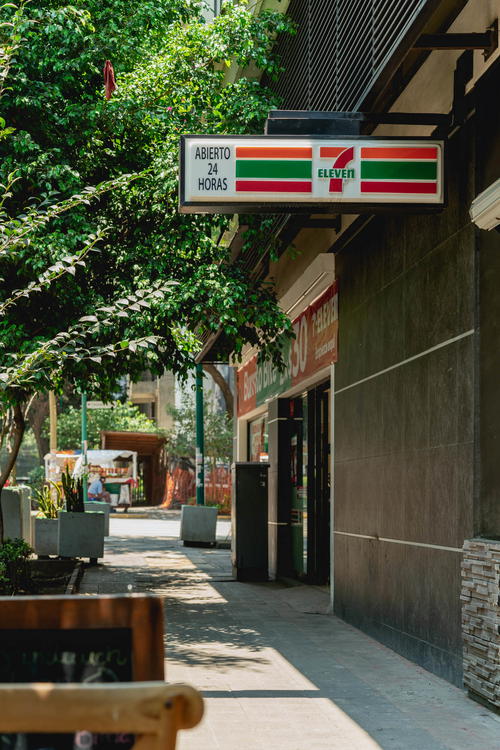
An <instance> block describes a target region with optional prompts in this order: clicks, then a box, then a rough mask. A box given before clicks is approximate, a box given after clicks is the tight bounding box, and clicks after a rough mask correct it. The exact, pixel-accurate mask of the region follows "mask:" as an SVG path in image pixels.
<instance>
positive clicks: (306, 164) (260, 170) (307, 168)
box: [236, 159, 312, 179]
mask: <svg viewBox="0 0 500 750" xmlns="http://www.w3.org/2000/svg"><path fill="white" fill-rule="evenodd" d="M236 177H261V178H262V177H264V178H266V177H267V178H271V177H292V178H293V177H308V178H309V179H310V178H311V177H312V161H307V160H305V159H303V160H301V161H287V160H277V159H265V160H264V159H244V160H241V161H237V162H236Z"/></svg>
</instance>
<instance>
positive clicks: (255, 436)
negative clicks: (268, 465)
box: [248, 414, 269, 462]
mask: <svg viewBox="0 0 500 750" xmlns="http://www.w3.org/2000/svg"><path fill="white" fill-rule="evenodd" d="M248 460H249V461H262V462H265V461H268V460H269V452H268V437H267V415H266V414H265V415H264V416H262V417H258V418H257V419H253V420H252V421H251V422H249V423H248Z"/></svg>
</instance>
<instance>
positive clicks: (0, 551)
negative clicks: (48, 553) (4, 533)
mask: <svg viewBox="0 0 500 750" xmlns="http://www.w3.org/2000/svg"><path fill="white" fill-rule="evenodd" d="M32 552H33V549H32V548H31V547H30V545H29V544H28V543H27V542H26V541H25V540H24V539H5V541H4V542H3V544H0V592H1V593H7V594H16V593H17V592H18V591H20V590H21V591H26V590H28V589H29V588H30V585H29V584H30V581H29V578H30V572H29V569H28V558H29V556H30V555H31V553H32Z"/></svg>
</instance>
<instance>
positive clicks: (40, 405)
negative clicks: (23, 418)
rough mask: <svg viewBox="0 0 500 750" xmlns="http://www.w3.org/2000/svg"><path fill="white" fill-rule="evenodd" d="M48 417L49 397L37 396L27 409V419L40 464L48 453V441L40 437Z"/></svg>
mask: <svg viewBox="0 0 500 750" xmlns="http://www.w3.org/2000/svg"><path fill="white" fill-rule="evenodd" d="M48 416H49V397H48V396H47V394H43V395H40V396H37V397H36V398H35V399H33V401H32V403H31V404H30V407H29V409H28V413H27V418H28V422H29V426H30V427H31V429H32V430H33V435H34V436H35V441H36V447H37V449H38V458H39V459H40V463H43V459H44V456H45V454H46V453H48V452H49V447H50V446H49V439H48V438H46V437H43V436H42V429H43V425H44V422H45V420H46V419H47V417H48Z"/></svg>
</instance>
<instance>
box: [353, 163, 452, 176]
mask: <svg viewBox="0 0 500 750" xmlns="http://www.w3.org/2000/svg"><path fill="white" fill-rule="evenodd" d="M436 177H437V164H436V162H435V161H423V162H422V161H362V162H361V179H363V178H364V179H368V180H435V179H436Z"/></svg>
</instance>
